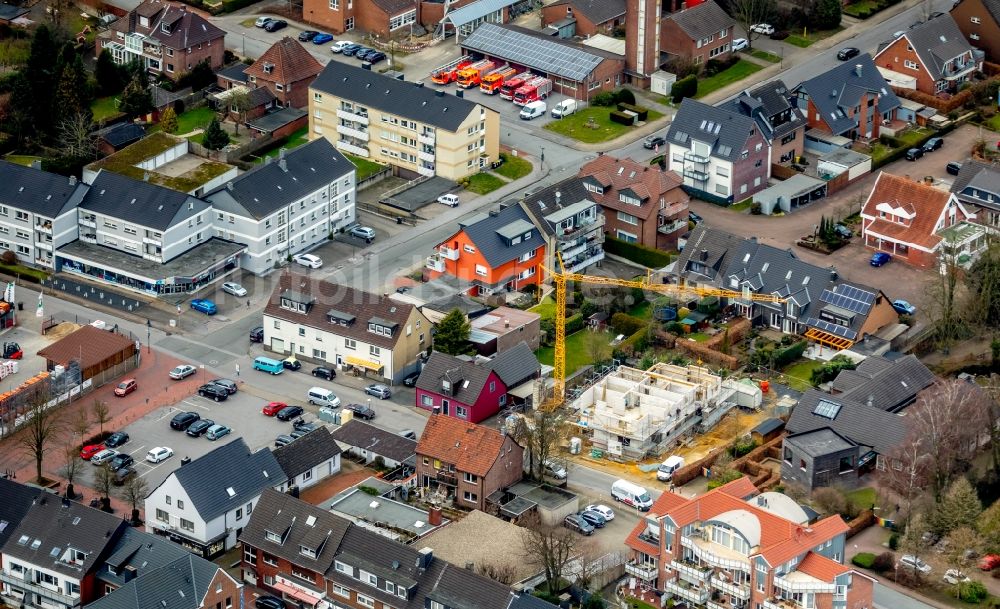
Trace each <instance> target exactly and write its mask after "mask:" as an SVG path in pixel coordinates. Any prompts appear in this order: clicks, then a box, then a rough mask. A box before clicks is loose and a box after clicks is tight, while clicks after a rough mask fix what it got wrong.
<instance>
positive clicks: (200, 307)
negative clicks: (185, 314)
mask: <svg viewBox="0 0 1000 609" xmlns="http://www.w3.org/2000/svg"><path fill="white" fill-rule="evenodd" d="M191 308H192V309H194V310H195V311H201V312H202V313H204V314H205V315H215V314H216V313H218V312H219V308H218V307H216V306H215V303H214V302H212V301H211V300H208V299H207V298H195V299H194V300H192V301H191Z"/></svg>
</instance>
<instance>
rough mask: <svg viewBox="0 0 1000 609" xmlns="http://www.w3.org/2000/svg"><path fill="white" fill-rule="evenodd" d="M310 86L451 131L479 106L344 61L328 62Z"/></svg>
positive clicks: (363, 104)
mask: <svg viewBox="0 0 1000 609" xmlns="http://www.w3.org/2000/svg"><path fill="white" fill-rule="evenodd" d="M485 25H486V24H484V26H485ZM309 88H310V89H314V90H316V91H319V92H320V93H329V94H331V95H334V96H336V97H340V98H343V99H346V100H349V101H353V102H354V103H356V104H360V105H362V106H366V107H368V108H375V109H377V110H381V111H383V112H387V113H389V114H394V115H396V116H402V117H404V118H408V119H411V120H414V121H417V122H419V123H426V124H428V125H434V126H435V127H439V128H442V129H446V130H448V131H455V130H456V129H458V126H459V125H461V124H462V122H463V121H464V120H465V119H466V118H468V116H469V115H470V114H471V113H472V112H473V111H475V110H476V108H477V107H478V106H479V104H477V103H475V102H473V101H470V100H468V99H465V98H462V97H458V96H457V95H449V94H445V93H444V91H441V90H435V89H430V88H428V87H421V86H417V83H412V82H406V81H402V80H396V79H395V78H389V77H388V76H383V75H382V74H379V73H378V72H373V71H371V70H365V69H362V68H359V67H355V66H352V65H350V64H346V63H343V62H340V61H331V62H330V63H328V64H326V67H325V68H323V71H322V72H320V73H319V76H317V77H316V80H314V81H313V83H312V85H310V87H309ZM438 93H443V95H441V96H439V95H438ZM488 111H489V110H488Z"/></svg>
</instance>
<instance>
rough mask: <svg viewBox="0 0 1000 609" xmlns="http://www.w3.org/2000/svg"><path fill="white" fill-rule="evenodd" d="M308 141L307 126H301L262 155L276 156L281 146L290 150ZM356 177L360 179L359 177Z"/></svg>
mask: <svg viewBox="0 0 1000 609" xmlns="http://www.w3.org/2000/svg"><path fill="white" fill-rule="evenodd" d="M308 141H309V127H303V128H301V129H299V130H298V131H293V132H292V134H291V135H289V136H288V138H287V139H286V140H285V143H284V144H282V145H280V146H278V147H277V148H273V149H271V150H268V151H267V153H265V154H264V157H271V158H274V157H276V156H278V154H279V153H280V152H281V149H282V148H285V149H286V150H291V149H292V148H297V147H299V146H301V145H302V144H305V143H306V142H308ZM348 156H350V155H348ZM264 157H261V161H260V162H261V163H263V162H264ZM352 160H353V159H352ZM355 165H357V163H355ZM358 179H359V180H360V179H361V178H358Z"/></svg>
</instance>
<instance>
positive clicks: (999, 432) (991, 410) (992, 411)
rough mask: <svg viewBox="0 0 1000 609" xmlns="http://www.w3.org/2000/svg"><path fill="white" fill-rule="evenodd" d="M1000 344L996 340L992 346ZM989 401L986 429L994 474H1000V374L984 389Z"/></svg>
mask: <svg viewBox="0 0 1000 609" xmlns="http://www.w3.org/2000/svg"><path fill="white" fill-rule="evenodd" d="M996 344H998V341H997V340H996V339H993V341H992V342H991V344H990V347H991V348H992V347H993V345H996ZM997 359H998V355H997V354H995V353H994V355H993V365H994V366H996V365H997ZM983 390H984V391H985V392H986V395H987V397H988V398H989V399H987V400H984V404H983V409H984V415H985V418H986V429H987V431H988V432H989V434H990V455H991V456H992V458H993V470H992V473H993V474H994V475H996V472H1000V374H997V373H995V372H994V373H992V374H990V379H989V381H988V382H987V383H986V386H985V387H984V388H983Z"/></svg>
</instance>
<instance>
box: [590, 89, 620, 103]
mask: <svg viewBox="0 0 1000 609" xmlns="http://www.w3.org/2000/svg"><path fill="white" fill-rule="evenodd" d="M614 104H615V94H614V93H612V92H611V91H602V92H601V93H598V94H597V95H595V96H593V97H591V98H590V105H591V106H613V105H614Z"/></svg>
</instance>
